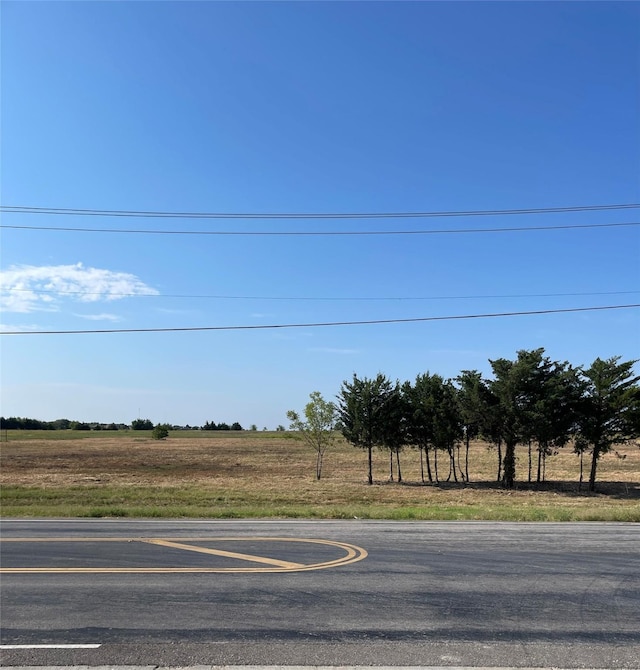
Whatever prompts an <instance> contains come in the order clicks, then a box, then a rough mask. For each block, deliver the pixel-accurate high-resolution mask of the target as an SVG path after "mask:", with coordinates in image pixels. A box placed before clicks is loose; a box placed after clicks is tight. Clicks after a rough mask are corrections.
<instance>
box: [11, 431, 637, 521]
mask: <svg viewBox="0 0 640 670" xmlns="http://www.w3.org/2000/svg"><path fill="white" fill-rule="evenodd" d="M1 438H2V442H1V443H0V485H1V489H0V493H1V499H0V500H1V503H2V507H1V512H2V515H3V516H5V517H16V516H17V517H29V516H50V517H165V518H179V517H199V518H240V517H288V518H292V517H305V518H362V519H492V520H509V521H515V520H522V521H579V520H613V521H640V448H639V445H638V444H637V443H636V444H630V445H626V446H624V447H621V448H619V449H618V455H616V454H609V455H607V456H605V457H603V459H602V460H601V462H600V465H599V469H598V482H599V484H598V491H597V492H596V493H594V494H589V493H588V492H586V491H585V490H584V488H585V487H584V485H583V488H582V490H581V491H579V490H578V483H577V482H578V476H579V460H578V457H577V456H576V455H575V454H573V453H572V451H571V449H570V448H566V449H565V450H562V451H561V452H560V453H559V454H558V455H556V456H553V457H550V458H548V459H547V467H546V479H547V481H546V482H545V483H544V484H543V485H541V486H540V487H539V488H538V487H536V485H535V484H528V483H527V481H526V480H527V474H528V456H527V449H526V448H524V447H520V448H519V449H518V462H517V478H518V480H519V482H518V484H517V487H516V489H515V490H512V491H506V490H503V489H502V488H501V487H500V486H499V485H497V484H496V483H495V478H496V470H497V456H496V452H495V450H491V449H488V448H487V445H486V444H484V443H480V442H478V443H474V444H473V445H472V450H471V456H470V468H469V473H470V478H471V483H469V484H455V483H445V482H443V483H440V484H439V485H430V484H426V485H422V483H421V482H420V465H419V457H418V454H417V452H416V451H414V450H407V451H406V452H404V453H403V454H402V460H401V462H402V470H403V478H404V480H405V481H404V483H403V484H398V483H393V482H389V481H388V479H389V471H388V467H389V466H388V463H389V459H388V455H387V454H385V453H383V452H376V453H375V454H374V477H375V479H376V483H375V484H374V485H373V486H368V485H367V484H366V452H365V451H361V450H358V449H355V448H353V447H351V446H350V445H348V444H346V443H345V442H343V441H342V440H339V441H338V443H337V444H336V446H335V447H334V448H333V449H332V450H331V451H329V452H328V453H327V455H326V459H325V466H324V470H323V477H322V479H321V480H320V481H319V482H318V481H316V480H315V479H314V467H315V453H314V452H313V451H312V450H311V449H309V448H308V447H306V446H305V445H304V443H303V442H301V441H300V440H298V439H297V438H296V435H295V434H293V433H288V432H276V433H271V432H251V431H243V432H238V433H236V432H208V431H207V432H200V431H176V432H173V433H171V435H170V437H169V439H167V440H163V441H156V440H152V439H151V437H150V433H147V432H144V431H121V432H109V431H104V432H93V431H92V432H83V431H78V432H73V431H8V432H7V433H4V432H3V433H2V436H1ZM447 472H448V465H447V463H446V459H445V458H442V457H441V458H440V475H441V477H442V476H444V477H446V475H447ZM585 476H588V463H587V462H585ZM534 477H535V465H534Z"/></svg>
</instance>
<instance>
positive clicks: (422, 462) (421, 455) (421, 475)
mask: <svg viewBox="0 0 640 670" xmlns="http://www.w3.org/2000/svg"><path fill="white" fill-rule="evenodd" d="M418 451H419V452H420V479H421V480H422V483H423V484H424V454H423V453H422V447H418Z"/></svg>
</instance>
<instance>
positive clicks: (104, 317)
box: [74, 314, 122, 321]
mask: <svg viewBox="0 0 640 670" xmlns="http://www.w3.org/2000/svg"><path fill="white" fill-rule="evenodd" d="M74 316H77V317H78V318H80V319H88V320H89V321H122V317H121V316H118V315H117V314H74Z"/></svg>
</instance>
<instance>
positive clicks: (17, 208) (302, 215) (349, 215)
mask: <svg viewBox="0 0 640 670" xmlns="http://www.w3.org/2000/svg"><path fill="white" fill-rule="evenodd" d="M638 207H640V203H622V204H613V205H577V206H572V207H535V208H527V209H476V210H463V211H431V212H325V213H323V212H280V213H277V212H244V213H240V212H163V211H139V210H126V209H79V208H76V207H31V206H26V205H1V206H0V212H12V213H16V214H54V215H69V216H121V217H127V218H154V219H156V218H157V219H160V218H162V219H398V218H402V219H424V218H432V217H440V216H505V215H510V216H512V215H517V214H552V213H560V212H594V211H604V210H615V209H637V208H638Z"/></svg>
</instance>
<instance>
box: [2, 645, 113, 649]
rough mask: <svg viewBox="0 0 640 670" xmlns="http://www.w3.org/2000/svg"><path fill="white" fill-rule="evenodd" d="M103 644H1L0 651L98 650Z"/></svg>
mask: <svg viewBox="0 0 640 670" xmlns="http://www.w3.org/2000/svg"><path fill="white" fill-rule="evenodd" d="M101 646H102V645H101V644H0V649H97V648H98V647H101Z"/></svg>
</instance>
